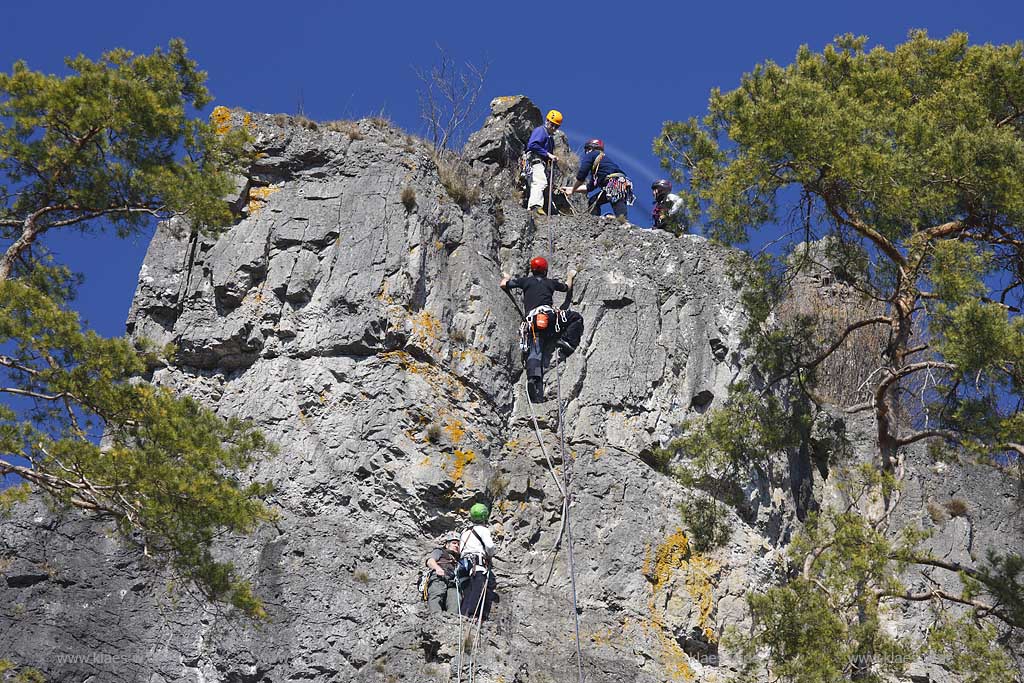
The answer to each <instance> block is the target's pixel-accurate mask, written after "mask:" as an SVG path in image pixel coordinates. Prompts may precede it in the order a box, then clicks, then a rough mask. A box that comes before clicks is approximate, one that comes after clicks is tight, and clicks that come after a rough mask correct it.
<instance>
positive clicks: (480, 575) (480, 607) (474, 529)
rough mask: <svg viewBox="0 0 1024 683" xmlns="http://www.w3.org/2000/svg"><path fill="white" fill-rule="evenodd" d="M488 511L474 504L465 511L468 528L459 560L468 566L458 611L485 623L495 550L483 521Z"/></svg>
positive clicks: (479, 504)
mask: <svg viewBox="0 0 1024 683" xmlns="http://www.w3.org/2000/svg"><path fill="white" fill-rule="evenodd" d="M490 515H491V511H490V510H489V509H488V508H487V506H486V505H484V504H483V503H476V504H475V505H473V507H471V508H470V509H469V519H470V521H471V522H472V524H471V525H470V526H469V528H467V529H466V530H465V531H463V532H462V538H461V546H462V559H463V560H466V559H468V560H469V561H470V563H471V564H472V569H470V574H469V578H468V579H467V580H466V582H465V583H464V584H463V587H462V605H461V608H460V611H461V612H462V614H464V615H465V616H467V617H474V618H478V619H481V620H482V619H486V618H487V614H488V613H489V612H490V610H491V602H492V601H493V594H494V575H493V574H492V573H491V558H492V557H494V555H495V553H497V551H498V548H497V546H495V545H494V541H493V540H492V539H491V532H490V530H489V529H488V528H487V526H486V524H487V519H488V518H489V517H490Z"/></svg>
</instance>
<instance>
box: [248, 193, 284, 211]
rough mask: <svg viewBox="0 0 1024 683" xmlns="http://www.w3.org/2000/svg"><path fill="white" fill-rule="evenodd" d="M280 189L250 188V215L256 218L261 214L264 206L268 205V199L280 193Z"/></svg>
mask: <svg viewBox="0 0 1024 683" xmlns="http://www.w3.org/2000/svg"><path fill="white" fill-rule="evenodd" d="M280 189H281V188H280V187H251V188H249V215H250V216H255V215H256V214H257V213H259V211H260V209H262V208H263V205H264V204H266V203H267V198H268V197H269V196H270V195H272V194H274V193H275V192H278V191H280Z"/></svg>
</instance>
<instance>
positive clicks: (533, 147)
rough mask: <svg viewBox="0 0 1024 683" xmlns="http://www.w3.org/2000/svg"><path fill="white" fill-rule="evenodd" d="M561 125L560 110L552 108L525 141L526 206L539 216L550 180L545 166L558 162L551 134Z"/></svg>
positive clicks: (542, 211)
mask: <svg viewBox="0 0 1024 683" xmlns="http://www.w3.org/2000/svg"><path fill="white" fill-rule="evenodd" d="M561 125H562V112H560V111H558V110H557V109H552V110H551V111H549V112H548V115H547V117H546V118H545V121H544V124H543V125H540V126H537V127H536V128H534V129H533V133H531V134H530V141H529V142H528V143H526V161H527V164H529V168H530V199H529V201H528V202H527V205H526V206H527V208H528V209H529V210H530V211H533V212H535V213H537V214H538V215H541V216H543V215H544V195H545V191H546V190H547V187H548V182H549V181H550V180H551V179H550V178H548V176H547V167H548V166H550V165H553V164H556V163H558V157H556V156H555V155H554V151H555V138H553V137H552V135H553V134H554V133H555V131H557V130H558V129H559V127H560V126H561ZM548 209H549V210H550V207H548Z"/></svg>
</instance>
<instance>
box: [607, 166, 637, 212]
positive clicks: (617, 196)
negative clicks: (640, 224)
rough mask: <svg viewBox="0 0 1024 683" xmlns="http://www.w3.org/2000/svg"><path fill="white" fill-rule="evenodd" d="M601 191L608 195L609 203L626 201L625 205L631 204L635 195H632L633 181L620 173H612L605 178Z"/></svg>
mask: <svg viewBox="0 0 1024 683" xmlns="http://www.w3.org/2000/svg"><path fill="white" fill-rule="evenodd" d="M602 192H604V193H605V195H606V196H607V197H608V201H609V202H610V203H611V204H618V203H619V202H623V201H624V202H626V206H633V202H634V201H636V197H635V196H634V195H633V181H631V180H630V179H629V178H627V177H626V176H625V175H623V174H621V173H612V174H611V175H609V176H608V179H607V180H605V183H604V189H603V190H602Z"/></svg>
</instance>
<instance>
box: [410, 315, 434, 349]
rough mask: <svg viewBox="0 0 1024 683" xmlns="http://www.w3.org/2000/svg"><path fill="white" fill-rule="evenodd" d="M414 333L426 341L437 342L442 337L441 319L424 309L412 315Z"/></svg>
mask: <svg viewBox="0 0 1024 683" xmlns="http://www.w3.org/2000/svg"><path fill="white" fill-rule="evenodd" d="M411 320H412V333H413V335H415V336H417V337H419V338H420V339H421V340H422V341H424V342H436V341H438V340H439V339H440V338H441V321H440V320H438V319H437V318H435V317H434V316H433V315H431V314H430V312H429V311H423V312H422V313H420V314H419V315H414V316H413V317H412V319H411Z"/></svg>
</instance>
